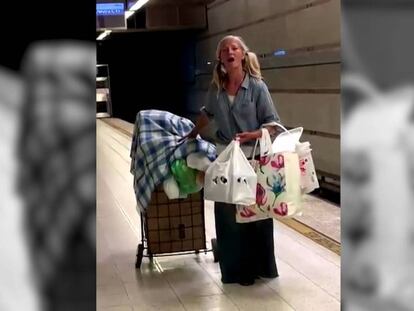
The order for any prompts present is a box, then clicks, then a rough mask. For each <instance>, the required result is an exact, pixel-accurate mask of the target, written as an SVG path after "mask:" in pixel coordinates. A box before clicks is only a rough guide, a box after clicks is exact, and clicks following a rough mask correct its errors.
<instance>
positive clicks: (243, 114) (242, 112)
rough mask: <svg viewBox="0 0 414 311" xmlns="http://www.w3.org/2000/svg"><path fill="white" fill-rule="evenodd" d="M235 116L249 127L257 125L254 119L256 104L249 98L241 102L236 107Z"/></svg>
mask: <svg viewBox="0 0 414 311" xmlns="http://www.w3.org/2000/svg"><path fill="white" fill-rule="evenodd" d="M237 114H238V115H239V116H240V118H242V119H243V121H245V122H246V123H247V124H249V125H250V127H251V126H255V124H256V123H257V121H256V119H257V117H256V103H255V102H253V101H252V100H251V99H250V98H248V99H247V100H245V101H243V102H242V103H240V105H238V107H237Z"/></svg>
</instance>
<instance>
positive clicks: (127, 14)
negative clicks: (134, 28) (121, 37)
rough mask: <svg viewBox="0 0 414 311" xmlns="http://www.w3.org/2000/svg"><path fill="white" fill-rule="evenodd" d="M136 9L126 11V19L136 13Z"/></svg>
mask: <svg viewBox="0 0 414 311" xmlns="http://www.w3.org/2000/svg"><path fill="white" fill-rule="evenodd" d="M134 13H135V11H125V19H128V18H130V17H131V16H132V15H134Z"/></svg>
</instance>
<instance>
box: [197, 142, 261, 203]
mask: <svg viewBox="0 0 414 311" xmlns="http://www.w3.org/2000/svg"><path fill="white" fill-rule="evenodd" d="M256 184H257V175H256V173H255V171H254V169H253V168H252V167H251V166H250V164H249V161H248V160H247V158H246V157H245V155H244V153H243V151H242V150H241V148H240V142H239V141H238V140H233V141H232V142H231V143H230V144H229V145H228V146H227V147H226V149H225V150H224V151H223V152H222V153H220V155H219V156H218V158H217V159H216V160H215V161H214V162H213V163H212V164H211V165H210V166H209V167H208V169H207V171H206V175H205V179H204V198H205V199H206V200H211V201H215V202H224V203H230V204H241V205H251V204H254V203H255V202H256Z"/></svg>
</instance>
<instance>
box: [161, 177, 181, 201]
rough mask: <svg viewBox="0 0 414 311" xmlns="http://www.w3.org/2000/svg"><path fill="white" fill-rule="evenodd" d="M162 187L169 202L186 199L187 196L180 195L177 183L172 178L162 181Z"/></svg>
mask: <svg viewBox="0 0 414 311" xmlns="http://www.w3.org/2000/svg"><path fill="white" fill-rule="evenodd" d="M163 187H164V192H165V194H166V195H167V197H168V199H170V200H174V199H184V198H186V197H187V195H183V194H180V188H179V187H178V184H177V181H176V180H175V179H174V177H173V176H171V177H169V178H167V179H166V180H164V182H163Z"/></svg>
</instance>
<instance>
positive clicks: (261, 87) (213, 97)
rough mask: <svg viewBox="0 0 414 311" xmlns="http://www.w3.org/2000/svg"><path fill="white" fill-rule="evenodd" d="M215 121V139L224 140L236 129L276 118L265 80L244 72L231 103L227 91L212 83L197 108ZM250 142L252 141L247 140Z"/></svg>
mask: <svg viewBox="0 0 414 311" xmlns="http://www.w3.org/2000/svg"><path fill="white" fill-rule="evenodd" d="M201 111H204V112H205V113H206V114H207V116H208V117H209V118H210V119H214V121H215V123H216V125H217V128H218V130H217V133H216V136H217V140H218V143H222V144H228V143H230V141H231V140H232V139H234V137H235V136H236V134H237V133H242V132H246V131H249V132H250V131H255V130H258V129H259V128H261V127H262V126H264V125H270V124H272V123H273V122H280V118H279V116H278V114H277V112H276V109H275V106H274V105H273V101H272V98H271V96H270V93H269V90H268V88H267V86H266V84H265V83H264V82H263V81H262V80H258V79H256V78H253V77H251V76H250V75H249V74H246V76H245V78H244V80H243V83H242V85H241V88H240V89H239V91H238V92H237V95H236V97H235V98H234V101H233V103H230V100H229V98H228V95H227V92H226V91H225V90H224V89H223V88H222V89H220V90H219V91H218V92H217V88H216V87H215V86H212V87H211V88H210V89H209V91H208V95H207V102H206V103H205V106H203V107H202V108H201ZM248 144H249V145H252V144H254V141H252V142H249V143H248Z"/></svg>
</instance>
